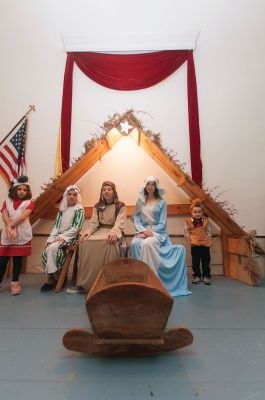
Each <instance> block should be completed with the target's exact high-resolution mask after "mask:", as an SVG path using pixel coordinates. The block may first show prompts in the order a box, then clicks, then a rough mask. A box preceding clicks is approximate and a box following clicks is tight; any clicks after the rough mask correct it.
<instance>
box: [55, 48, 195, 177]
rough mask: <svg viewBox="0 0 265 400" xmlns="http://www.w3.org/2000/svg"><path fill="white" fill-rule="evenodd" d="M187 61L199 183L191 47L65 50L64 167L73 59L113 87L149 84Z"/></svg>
mask: <svg viewBox="0 0 265 400" xmlns="http://www.w3.org/2000/svg"><path fill="white" fill-rule="evenodd" d="M185 61H187V62H188V68H187V81H188V108H189V131H190V155H191V170H192V178H193V180H194V181H195V182H196V183H197V184H199V185H201V182H202V164H201V159H200V129H199V113H198V100H197V86H196V76H195V68H194V62H193V55H192V51H190V50H173V51H171V50H170V51H159V52H154V53H144V54H126V55H124V54H102V53H92V52H88V53H83V52H82V53H78V52H75V53H68V57H67V61H66V67H65V76H64V89H63V99H62V116H61V135H62V136H61V139H62V140H61V155H62V167H63V171H66V170H67V169H68V168H69V157H70V142H71V116H72V84H73V66H74V62H75V63H76V65H77V66H78V67H79V68H80V69H81V71H82V72H83V73H84V74H85V75H87V76H88V77H89V78H90V79H92V80H94V81H95V82H97V83H98V84H100V85H102V86H105V87H108V88H110V89H115V90H139V89H145V88H148V87H151V86H153V85H155V84H157V83H159V82H160V81H162V80H163V79H165V78H167V77H168V76H170V75H171V74H172V73H173V72H175V71H176V70H177V69H178V68H179V67H180V66H181V65H182V64H183V63H184V62H185Z"/></svg>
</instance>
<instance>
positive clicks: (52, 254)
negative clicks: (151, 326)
mask: <svg viewBox="0 0 265 400" xmlns="http://www.w3.org/2000/svg"><path fill="white" fill-rule="evenodd" d="M84 217H85V213H84V208H83V207H82V205H81V196H80V190H79V188H78V187H77V186H75V185H71V186H68V188H67V189H66V190H65V192H64V195H63V200H62V202H61V204H60V207H59V211H58V214H57V217H56V219H55V222H54V225H53V229H52V231H51V234H50V236H49V237H48V239H47V243H46V247H45V250H44V251H43V253H42V266H43V268H44V271H45V273H46V274H47V282H46V283H44V285H43V286H42V287H41V292H46V291H48V290H52V289H54V288H55V286H56V282H57V281H58V279H59V276H60V273H61V268H62V266H63V264H64V261H65V258H66V247H67V246H70V245H73V244H76V243H77V241H78V239H79V232H80V230H81V228H82V225H83V222H84Z"/></svg>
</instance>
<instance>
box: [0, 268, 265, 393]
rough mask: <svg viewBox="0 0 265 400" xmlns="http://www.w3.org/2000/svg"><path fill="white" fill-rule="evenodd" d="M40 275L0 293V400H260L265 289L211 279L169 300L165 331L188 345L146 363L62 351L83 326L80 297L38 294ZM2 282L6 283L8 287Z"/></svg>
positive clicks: (264, 381) (264, 388) (264, 375)
mask: <svg viewBox="0 0 265 400" xmlns="http://www.w3.org/2000/svg"><path fill="white" fill-rule="evenodd" d="M43 279H44V277H43V276H42V275H30V274H27V275H24V276H22V282H23V288H24V293H23V294H22V295H20V296H16V297H12V296H10V294H9V292H8V287H7V286H6V290H4V291H3V292H2V293H0V315H1V319H0V399H1V400H14V399H19V400H20V399H21V400H22V399H23V400H24V399H25V400H33V399H34V400H44V399H45V400H47V399H51V400H61V399H67V400H72V399H77V400H82V399H88V400H90V399H91V400H92V399H93V400H120V399H121V400H127V399H130V400H131V399H143V400H145V399H149V400H150V399H151V400H152V399H154V400H160V399H161V400H162V399H163V400H171V399H174V400H177V399H183V400H184V399H185V400H190V399H203V400H208V399H209V400H219V399H220V400H221V399H222V400H223V399H225V400H237V399H240V400H245V399H255V400H256V399H262V400H264V399H265V290H264V286H265V285H264V284H263V285H262V286H260V287H257V288H255V287H250V286H246V285H244V284H241V283H239V282H237V281H233V280H231V279H228V278H223V277H216V278H214V280H213V283H214V284H213V285H212V286H204V285H197V286H192V285H190V286H192V288H191V289H192V291H193V294H192V295H191V296H187V297H182V298H177V299H176V300H175V302H174V307H173V311H172V314H171V316H170V319H169V322H168V327H171V326H173V325H176V324H177V325H178V324H181V325H186V326H187V327H188V328H189V329H190V330H191V331H192V333H193V335H194V343H193V344H192V345H191V346H189V347H187V348H185V349H182V350H179V351H178V352H173V353H168V354H166V355H161V356H156V357H147V358H130V359H128V358H121V359H99V358H93V357H87V356H84V355H81V354H78V353H73V352H70V351H68V350H66V349H65V348H64V347H63V346H62V343H61V338H62V336H63V334H64V333H65V331H66V330H67V329H69V328H73V327H84V328H86V327H88V319H87V314H86V310H85V307H84V296H83V295H68V294H66V293H65V292H63V293H59V294H55V293H44V294H42V293H40V292H39V287H40V285H41V284H42V282H43ZM7 284H8V283H7V282H5V285H7Z"/></svg>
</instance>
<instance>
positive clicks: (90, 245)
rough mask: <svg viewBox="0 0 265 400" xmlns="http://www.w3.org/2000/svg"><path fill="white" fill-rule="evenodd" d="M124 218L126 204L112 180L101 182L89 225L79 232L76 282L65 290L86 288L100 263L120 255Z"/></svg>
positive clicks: (97, 271)
mask: <svg viewBox="0 0 265 400" xmlns="http://www.w3.org/2000/svg"><path fill="white" fill-rule="evenodd" d="M125 221H126V207H125V204H124V203H122V202H121V201H119V199H118V195H117V192H116V188H115V185H114V183H112V182H109V181H106V182H104V183H103V184H102V187H101V191H100V198H99V202H98V203H97V204H96V205H95V207H94V208H93V213H92V217H91V219H90V222H89V227H88V229H87V230H86V231H84V232H83V233H81V238H80V243H79V254H78V272H77V282H76V284H77V286H76V287H73V288H69V289H67V293H71V294H72V293H78V292H82V291H89V290H90V289H91V286H92V285H93V283H94V281H95V279H96V277H97V275H98V273H99V271H100V270H101V267H102V266H103V265H104V264H106V263H107V262H109V261H113V260H116V259H117V258H120V250H119V239H121V237H122V234H123V230H124V227H125Z"/></svg>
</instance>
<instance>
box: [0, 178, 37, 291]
mask: <svg viewBox="0 0 265 400" xmlns="http://www.w3.org/2000/svg"><path fill="white" fill-rule="evenodd" d="M31 198H32V194H31V190H30V185H29V180H28V177H27V176H20V177H19V178H17V179H16V180H15V181H14V182H12V185H11V186H10V188H9V193H8V198H7V200H6V201H5V202H4V204H3V206H2V210H1V212H2V218H3V221H4V224H5V225H4V228H3V230H2V234H1V243H0V290H1V288H2V280H3V277H4V275H5V273H6V268H7V265H8V261H9V258H10V257H13V275H12V282H11V288H10V290H11V294H12V295H17V294H20V293H22V289H21V285H20V283H19V275H20V272H21V267H22V261H23V257H25V256H29V255H31V239H32V228H31V225H30V222H29V216H30V214H31V213H32V211H33V209H34V202H33V201H32V200H31Z"/></svg>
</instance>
